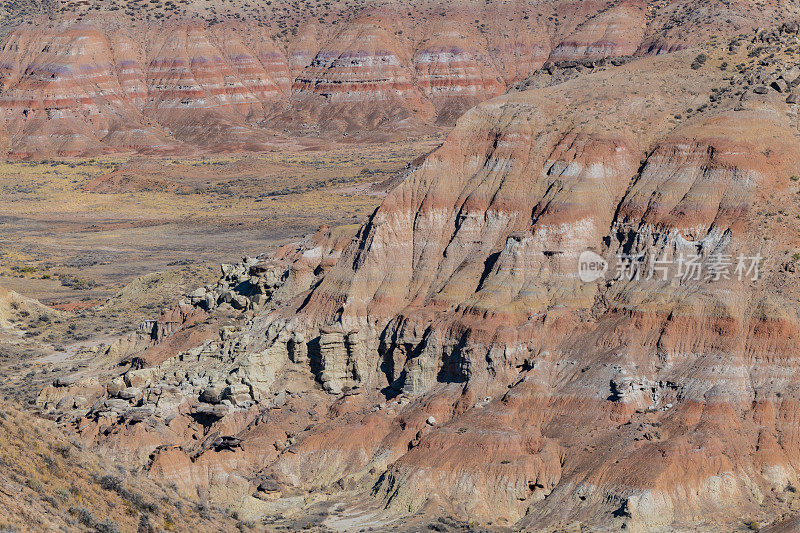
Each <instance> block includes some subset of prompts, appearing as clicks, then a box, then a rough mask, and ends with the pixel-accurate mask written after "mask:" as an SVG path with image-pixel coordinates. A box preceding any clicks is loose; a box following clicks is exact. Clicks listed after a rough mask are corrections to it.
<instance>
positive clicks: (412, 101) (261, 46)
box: [0, 0, 798, 158]
mask: <svg viewBox="0 0 800 533" xmlns="http://www.w3.org/2000/svg"><path fill="white" fill-rule="evenodd" d="M56 4H57V2H52V3H51V5H50V7H51V8H52V9H44V8H42V9H40V10H39V11H41V12H42V13H47V14H49V18H44V15H43V16H42V17H40V18H36V17H34V16H27V18H26V21H27V22H26V23H24V24H22V25H19V26H18V27H16V28H15V29H13V30H11V31H10V32H9V33H8V34H7V35H6V36H5V38H4V39H3V41H2V43H0V117H2V124H0V153H2V154H3V155H7V156H10V157H14V158H26V157H34V158H36V157H50V156H57V157H64V156H80V155H96V154H103V153H117V152H131V151H137V152H144V153H169V152H191V151H196V150H198V149H201V150H216V151H232V150H263V149H267V148H270V147H274V146H275V141H276V139H277V138H278V137H285V136H287V135H292V136H295V135H299V136H310V137H319V136H322V137H325V138H331V139H342V138H344V137H347V138H349V139H357V140H362V141H363V140H379V139H385V138H392V137H403V136H409V135H415V134H420V133H425V132H431V131H435V130H437V129H440V128H442V127H449V126H451V125H452V124H453V123H454V122H455V120H456V118H458V116H460V114H461V113H463V112H464V111H466V110H467V109H469V108H470V107H472V106H474V105H476V104H477V103H480V102H481V101H484V100H486V99H488V98H492V97H494V96H497V95H499V94H502V93H503V92H505V91H506V90H507V88H508V87H509V86H511V85H513V84H514V83H516V82H519V81H520V80H523V79H525V78H526V77H528V76H530V75H531V74H533V73H534V71H536V70H537V69H539V68H541V67H542V66H543V65H544V64H545V63H547V62H548V61H549V62H575V61H578V62H586V61H589V62H592V61H597V60H599V59H602V58H608V57H619V56H630V55H634V54H640V55H641V54H651V53H661V52H668V51H674V50H679V49H681V48H683V47H686V46H690V45H692V44H696V43H698V42H702V41H703V40H705V39H707V38H708V37H709V36H711V35H714V34H718V35H720V34H721V35H731V34H735V33H739V32H747V31H750V30H752V28H755V27H759V26H766V25H770V24H771V23H773V22H774V21H775V20H779V21H784V20H788V19H791V18H793V17H795V16H797V14H798V9H797V7H796V6H795V5H793V4H792V3H791V2H786V1H783V0H781V1H778V0H772V1H771V2H767V3H765V4H764V5H763V6H761V7H759V8H758V9H754V8H752V7H750V6H748V5H744V4H745V3H740V2H736V3H730V2H721V1H720V2H710V3H708V2H707V3H702V5H700V4H699V3H698V2H693V1H683V2H646V1H644V0H623V1H619V2H613V3H606V2H596V1H591V2H587V1H583V0H581V1H577V0H548V1H530V2H521V3H520V2H515V3H505V2H494V1H489V2H486V1H484V0H480V1H478V0H459V1H453V2H448V3H445V4H442V3H438V2H429V1H417V2H414V3H412V4H408V3H405V2H402V3H401V2H386V1H372V2H357V3H355V4H354V5H349V4H347V3H334V4H330V3H328V4H326V5H324V6H316V7H314V8H311V7H308V9H306V7H304V6H301V5H300V4H299V3H292V2H278V1H276V2H270V3H257V2H255V3H253V5H251V3H247V2H225V3H223V4H220V5H217V4H216V3H214V2H211V1H205V0H203V1H200V0H193V1H192V2H189V3H188V4H185V3H182V4H180V6H179V7H178V5H177V4H174V3H170V2H167V4H169V5H167V4H164V5H162V4H160V3H149V4H147V7H142V6H138V7H136V6H134V5H133V4H130V5H127V6H122V5H118V4H117V3H115V2H113V1H111V2H102V3H92V4H84V3H81V2H62V3H61V4H60V5H61V7H58V5H56ZM137 5H138V4H137ZM170 6H173V7H174V9H173V7H170ZM12 15H13V14H11V15H8V18H7V20H8V21H11V20H16V18H14V16H12ZM151 15H152V17H151ZM156 15H157V16H156Z"/></svg>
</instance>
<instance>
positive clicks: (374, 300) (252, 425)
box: [39, 26, 800, 531]
mask: <svg viewBox="0 0 800 533" xmlns="http://www.w3.org/2000/svg"><path fill="white" fill-rule="evenodd" d="M764 43H769V44H768V45H765V44H764ZM797 44H798V34H797V29H796V28H795V27H789V26H785V27H783V28H782V29H780V30H778V29H776V30H775V31H770V32H764V33H762V34H759V35H758V36H756V37H755V38H753V39H752V40H748V41H744V40H739V39H734V40H730V41H728V40H725V41H722V42H719V43H718V44H715V45H709V46H707V47H706V48H704V49H702V53H703V56H702V57H705V59H704V60H701V59H698V56H700V55H701V54H700V52H701V50H700V49H697V50H692V51H686V52H678V53H676V54H672V55H669V56H661V57H656V58H653V57H649V58H643V59H639V60H636V61H632V62H630V63H628V64H627V65H624V66H621V67H619V68H616V69H613V70H609V71H605V72H597V73H593V74H587V75H584V76H580V77H578V78H575V79H572V80H569V81H565V82H564V83H561V84H559V85H556V86H552V87H546V88H542V89H536V90H529V91H524V92H512V93H509V94H507V95H504V96H501V97H498V98H495V99H492V100H490V101H488V102H485V103H483V104H481V105H479V106H478V107H476V108H474V109H472V110H471V111H469V112H468V113H466V114H465V115H464V116H463V117H462V118H461V119H459V121H458V123H457V125H456V127H455V129H454V130H453V131H452V132H451V134H450V135H449V136H448V138H447V140H446V142H445V143H444V144H443V145H442V147H441V148H439V149H438V150H436V151H435V152H434V153H432V154H431V155H430V156H428V157H427V158H426V159H425V160H424V162H422V163H421V164H420V165H419V166H412V167H410V168H409V172H408V174H407V175H406V176H405V179H404V180H403V181H402V182H401V183H400V184H399V185H398V186H397V188H395V189H394V190H393V191H391V192H390V193H389V195H388V196H387V198H386V199H385V201H384V202H383V204H382V205H381V206H380V207H379V208H378V209H377V210H376V212H375V213H374V214H373V215H372V216H371V217H370V219H369V220H368V221H367V222H366V224H364V225H363V226H362V227H361V228H360V229H359V230H358V233H357V234H356V235H355V237H353V238H350V235H348V234H346V233H345V234H342V233H338V234H337V233H335V232H332V231H331V230H329V229H327V228H323V229H321V230H320V232H319V233H318V234H317V235H315V236H313V237H311V238H309V239H308V240H306V241H305V242H303V243H299V244H297V245H289V246H287V247H284V248H283V249H282V250H281V251H280V252H279V253H278V254H277V255H276V256H274V257H272V258H269V259H268V258H265V257H264V258H255V259H246V260H245V261H244V262H243V263H241V264H239V265H226V266H223V277H222V278H221V279H220V281H219V283H218V284H217V285H215V286H207V287H203V288H199V289H198V290H197V291H195V292H193V293H191V294H190V295H188V296H187V298H186V300H185V301H184V302H182V304H181V306H180V307H179V308H177V309H176V310H175V311H173V312H172V313H170V314H168V315H165V316H164V317H162V320H161V321H159V323H158V324H156V325H151V329H150V330H148V331H147V332H146V333H147V334H146V335H142V337H141V338H139V339H138V340H137V339H129V340H128V341H126V342H127V344H125V343H121V344H119V345H117V346H116V347H115V350H117V353H120V354H121V355H123V356H124V358H125V361H127V362H128V363H126V364H129V366H128V367H127V368H126V369H125V373H124V375H121V376H120V377H118V378H116V379H115V380H113V381H112V382H110V383H108V384H106V385H105V386H104V387H100V386H98V385H97V384H96V383H95V384H94V385H91V383H89V381H87V382H86V383H85V384H81V383H78V384H77V385H76V386H77V387H83V388H82V389H81V391H82V394H83V395H84V396H86V398H87V400H91V401H89V402H88V403H92V402H95V403H94V405H93V407H92V408H90V409H86V408H82V409H79V408H77V404H76V403H70V402H69V401H65V400H64V399H65V398H67V399H68V398H69V397H70V395H71V394H73V393H72V392H71V389H70V387H64V386H63V385H62V386H53V387H50V388H48V389H47V390H45V391H43V393H42V395H41V396H40V399H39V403H40V405H42V406H43V407H44V408H46V409H52V408H53V407H55V406H56V405H57V404H61V405H62V408H59V411H60V412H61V414H60V415H59V416H62V417H63V418H62V420H63V421H64V422H69V421H73V422H74V423H75V428H76V430H77V431H78V432H79V433H80V435H81V437H82V438H83V439H85V440H87V441H90V442H93V443H97V444H101V445H104V446H110V447H112V448H114V449H116V450H117V451H119V452H121V453H125V454H129V455H131V456H135V457H137V458H138V460H140V461H141V462H142V464H143V465H145V466H146V467H147V468H149V470H150V472H151V474H152V475H154V476H157V477H161V478H164V479H168V480H170V481H174V482H175V483H177V484H178V485H179V486H180V487H181V489H182V490H184V491H190V492H191V491H197V490H198V489H200V490H203V491H206V490H207V491H209V493H210V494H212V495H213V496H214V497H215V498H218V499H219V500H225V501H227V502H228V503H229V504H230V505H232V506H234V507H235V508H237V509H240V510H241V512H243V513H246V514H247V513H250V514H251V515H252V516H259V515H263V514H275V513H289V514H290V511H288V510H287V509H288V507H287V506H289V505H292V504H291V503H290V502H295V501H297V500H296V498H297V497H298V496H299V495H302V494H308V492H309V491H310V492H311V493H313V494H316V495H317V497H319V498H321V499H324V500H327V501H329V502H332V503H331V505H332V504H333V503H335V502H340V501H341V502H344V501H347V502H349V503H348V505H349V506H350V507H354V509H353V513H354V515H353V516H351V517H350V518H343V517H331V518H329V520H328V521H327V522H326V523H327V524H328V525H330V526H332V527H341V528H343V529H348V528H352V527H356V526H359V527H368V526H374V525H375V524H376V523H382V524H385V523H386V521H387V520H392V519H395V518H398V517H402V519H403V520H404V522H403V523H404V524H408V528H409V529H414V527H416V526H415V525H414V524H417V523H418V522H414V521H415V520H424V519H427V518H428V517H432V516H439V517H441V516H446V515H452V516H456V517H459V518H462V519H465V520H474V521H478V522H481V523H489V522H491V523H492V524H493V525H495V526H511V525H515V527H524V528H544V529H545V530H548V531H550V530H557V529H558V528H560V527H565V526H566V525H568V524H573V526H574V525H576V523H581V524H584V525H589V526H595V527H597V528H598V529H599V530H603V529H602V528H608V529H618V528H619V527H621V526H624V527H627V528H630V529H632V530H658V528H661V529H662V530H665V531H667V530H671V529H673V528H687V529H691V530H698V529H699V530H708V531H718V530H720V529H722V530H728V529H733V528H736V527H740V526H741V525H742V524H743V522H744V521H745V520H751V519H753V520H758V521H759V522H761V523H762V524H767V523H772V522H776V521H778V520H779V519H781V518H786V515H788V514H790V513H792V512H794V511H796V509H797V505H798V501H797V496H796V492H797V487H798V483H800V479H798V471H797V464H798V461H800V457H798V446H797V443H796V441H797V438H798V435H800V425H798V421H797V417H796V416H795V414H796V411H797V406H798V401H800V397H799V396H798V381H799V380H798V375H797V365H795V361H794V358H795V355H796V342H797V338H798V335H800V321H799V320H800V317H798V314H797V305H798V302H800V280H798V278H797V276H798V272H800V263H799V262H800V259H799V258H800V252H798V250H800V243H798V240H797V235H798V231H799V230H800V222H799V220H800V219H798V217H797V216H796V215H797V213H798V210H799V209H800V208H799V207H798V204H797V198H798V194H800V189H798V187H800V185H798V183H799V182H798V179H797V176H800V156H799V155H798V154H800V140H798V115H797V113H798V107H797V104H796V103H792V102H797V97H796V93H792V91H793V89H792V88H791V87H797V84H798V83H800V68H798V67H797V66H796V65H795V60H794V59H793V58H794V56H793V55H792V54H793V52H792V51H793V50H795V48H796V47H797ZM769 54H772V55H771V56H770V57H769V59H768V58H767V56H768V55H769ZM734 64H740V65H743V66H742V67H741V68H739V69H737V70H734V69H732V68H729V67H728V65H734ZM748 64H749V65H751V66H752V65H756V64H761V65H762V66H764V67H765V68H764V69H763V70H762V71H761V72H760V73H759V72H756V71H755V70H754V69H753V68H748V67H747V65H748ZM794 90H796V89H794ZM787 100H788V101H787ZM586 250H592V251H594V253H596V254H599V255H600V256H601V257H603V258H604V259H605V260H606V261H608V262H609V263H612V267H611V269H610V271H609V272H608V273H607V274H606V276H605V277H601V278H600V279H596V280H591V281H588V282H587V281H582V280H581V279H580V278H579V276H578V261H579V257H580V254H581V252H584V251H586ZM618 254H625V255H628V256H634V257H637V258H638V259H637V260H636V263H635V264H634V266H633V267H632V269H630V270H628V271H627V276H618V275H617V274H618V272H617V269H616V268H615V266H613V263H614V261H615V258H616V256H617V255H618ZM740 255H741V256H744V257H753V256H760V257H762V258H763V260H762V261H761V262H760V263H758V267H759V270H760V272H759V273H760V275H759V276H757V277H755V276H753V271H752V270H750V271H749V272H742V274H743V276H741V279H739V276H738V275H737V273H736V270H735V269H736V262H737V258H738V257H739V256H740ZM681 258H683V259H681ZM690 258H694V259H692V260H693V261H695V260H696V261H700V262H702V263H703V264H704V268H705V269H706V270H703V271H701V274H700V275H699V276H697V277H694V276H692V275H691V274H690V273H689V274H687V270H686V268H687V264H686V263H685V262H684V260H686V259H690ZM715 258H716V260H715ZM725 258H727V261H728V262H729V263H731V264H729V266H728V270H727V275H722V274H720V275H719V276H714V275H709V273H710V272H711V273H713V272H714V271H713V270H709V269H712V266H711V265H712V264H716V265H717V267H716V268H717V272H721V270H720V269H721V266H720V265H723V264H724V262H725V261H724V260H725ZM665 265H671V267H670V268H671V270H670V269H668V270H666V271H665V270H663V268H664V266H665ZM679 265H682V266H680V267H679ZM743 266H744V267H745V268H746V269H747V270H749V267H752V264H748V263H746V262H745V263H743ZM678 268H682V270H681V271H678V270H677V269H678ZM651 273H652V274H651ZM665 275H666V277H663V276H665ZM192 308H202V309H203V310H204V312H207V313H208V314H209V316H210V317H212V319H213V317H215V316H228V315H227V314H226V313H232V312H234V311H238V312H239V313H241V315H242V320H241V321H240V322H239V323H238V325H236V326H230V325H227V326H225V327H223V328H221V329H220V331H219V334H218V335H217V336H208V334H207V333H208V332H207V329H208V324H210V322H207V321H204V322H203V324H205V325H204V326H203V327H205V328H206V329H205V330H203V331H205V332H206V336H205V337H203V339H205V340H203V339H201V338H200V337H198V336H197V335H195V337H194V338H195V341H194V342H192V341H191V339H192V335H193V332H194V333H195V334H197V333H198V331H200V330H199V329H197V328H199V326H198V325H197V323H195V322H192V321H189V320H184V318H181V319H176V318H175V317H178V316H180V317H187V316H192V315H193V312H191V309H192ZM195 313H196V312H195ZM164 340H167V341H168V343H169V344H164ZM164 346H168V349H166V350H165V349H164ZM143 350H144V351H143ZM170 350H171V351H170ZM156 353H157V357H156V356H155V355H154V354H156ZM90 385H91V386H90ZM92 386H93V387H94V389H92V388H91V387H92ZM64 404H69V408H67V409H64V408H63V405H64ZM72 407H74V408H72ZM323 494H325V495H326V496H323ZM352 502H356V503H357V504H358V505H355V506H354V504H353V503H352ZM365 513H366V514H365ZM287 516H288V515H287ZM359 517H360V518H359ZM376 521H377V522H376ZM337 524H338V525H337Z"/></svg>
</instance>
